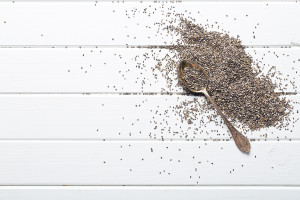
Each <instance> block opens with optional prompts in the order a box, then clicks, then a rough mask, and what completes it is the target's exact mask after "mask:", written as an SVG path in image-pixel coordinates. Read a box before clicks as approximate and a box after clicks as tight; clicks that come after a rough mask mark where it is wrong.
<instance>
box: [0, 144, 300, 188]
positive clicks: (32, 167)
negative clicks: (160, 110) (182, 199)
mask: <svg viewBox="0 0 300 200" xmlns="http://www.w3.org/2000/svg"><path fill="white" fill-rule="evenodd" d="M0 143H1V144H0V185H107V186H108V185H120V186H121V185H260V186H264V185H269V186H271V185H290V186H293V185H294V186H299V185H300V171H299V167H300V160H299V156H300V153H299V152H300V149H299V148H300V142H299V141H294V142H289V141H286V142H276V141H273V142H252V149H251V153H250V154H249V155H246V154H244V153H241V152H240V151H239V150H238V149H237V147H236V146H235V144H234V142H232V141H230V142H213V141H210V142H204V141H198V142H196V141H193V142H182V141H178V142H175V141H173V142H166V141H165V142H158V141H151V142H150V141H147V142H146V141H115V142H112V141H111V142H107V141H106V142H100V141H52V142H51V141H30V142H29V141H1V142H0Z"/></svg>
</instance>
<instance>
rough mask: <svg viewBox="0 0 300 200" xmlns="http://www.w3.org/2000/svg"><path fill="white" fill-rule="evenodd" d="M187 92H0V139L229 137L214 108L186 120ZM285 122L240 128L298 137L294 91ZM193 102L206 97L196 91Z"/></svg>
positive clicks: (255, 134)
mask: <svg viewBox="0 0 300 200" xmlns="http://www.w3.org/2000/svg"><path fill="white" fill-rule="evenodd" d="M194 98H195V97H193V96H181V95H172V96H168V95H146V96H141V95H82V96H79V95H1V98H0V112H1V115H0V121H1V122H2V123H1V124H2V125H1V126H0V132H1V135H0V139H19V140H20V139H77V140H78V139H95V140H97V139H101V140H103V139H105V140H162V139H164V140H167V139H168V140H169V139H173V140H186V139H195V140H197V139H200V140H203V139H204V140H214V139H221V140H222V139H229V138H230V133H229V131H228V129H227V127H226V126H225V124H224V122H223V120H221V118H220V116H217V118H216V122H210V118H211V117H212V118H213V119H214V118H215V117H214V116H211V115H212V114H215V111H212V112H207V113H200V112H199V113H195V116H194V117H195V118H196V120H195V121H194V122H193V123H192V124H188V122H187V120H183V121H182V119H181V117H180V115H179V114H178V112H181V113H182V112H183V109H176V106H178V105H180V104H181V102H183V101H193V100H194ZM287 98H288V99H290V100H293V101H294V103H293V105H294V110H293V111H294V114H292V115H291V117H290V118H291V121H290V122H289V123H290V124H289V125H288V126H287V127H286V128H281V129H277V128H268V129H262V130H259V131H251V132H246V131H245V130H242V129H240V128H239V127H238V126H236V127H237V128H238V129H239V130H241V132H242V133H243V134H246V136H247V137H249V138H250V139H261V140H263V139H275V140H277V139H281V140H288V139H290V140H294V139H296V140H297V139H300V133H299V131H298V130H299V129H300V121H299V114H298V113H297V112H299V109H300V108H299V103H300V96H299V95H291V96H287ZM197 99H198V100H199V104H200V105H201V104H204V102H205V101H207V100H206V99H205V98H204V97H197Z"/></svg>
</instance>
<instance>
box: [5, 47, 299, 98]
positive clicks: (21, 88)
mask: <svg viewBox="0 0 300 200" xmlns="http://www.w3.org/2000/svg"><path fill="white" fill-rule="evenodd" d="M246 51H247V53H249V54H250V55H251V56H252V57H253V59H254V61H255V62H257V63H259V65H260V66H261V68H264V69H263V72H264V73H266V72H267V71H268V70H270V69H271V67H272V66H276V67H277V70H278V71H280V72H281V73H282V75H281V76H280V77H281V79H282V80H281V81H279V80H278V79H276V77H274V78H273V81H274V82H277V83H279V82H282V86H284V88H285V89H284V91H285V92H298V89H297V87H298V88H300V56H299V55H300V49H298V48H287V49H286V48H248V49H246ZM166 55H169V56H172V55H173V54H172V53H170V52H169V51H168V50H159V49H137V48H134V49H132V48H130V49H126V48H82V49H79V48H76V49H74V48H72V49H64V48H54V49H51V48H32V49H23V48H12V49H0V57H1V59H0V93H120V92H121V93H127V92H130V93H142V92H144V93H148V92H152V93H161V92H169V93H170V92H172V93H182V92H183V91H182V88H181V87H178V86H176V84H177V81H174V82H173V83H172V84H171V87H170V88H168V87H167V86H168V82H167V79H165V78H164V77H163V76H162V73H161V72H160V71H158V70H157V69H156V65H157V64H158V61H156V60H157V59H162V58H163V57H165V56H166ZM178 62H179V61H178ZM167 66H168V65H167V63H166V62H162V66H161V68H162V69H163V68H166V67H167ZM176 70H177V69H176V68H174V74H177V73H176ZM169 77H170V78H173V79H175V78H177V77H176V76H174V75H172V74H171V73H170V74H169ZM291 82H293V84H291Z"/></svg>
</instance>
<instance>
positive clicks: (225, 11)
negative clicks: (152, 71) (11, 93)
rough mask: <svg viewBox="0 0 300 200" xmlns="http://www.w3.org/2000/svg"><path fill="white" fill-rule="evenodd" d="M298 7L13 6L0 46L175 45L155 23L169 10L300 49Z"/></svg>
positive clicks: (245, 37)
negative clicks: (159, 30)
mask: <svg viewBox="0 0 300 200" xmlns="http://www.w3.org/2000/svg"><path fill="white" fill-rule="evenodd" d="M171 7H172V10H171V11H170V10H169V8H171ZM144 8H147V11H148V13H150V17H149V16H148V14H144V13H143V9H144ZM136 9H138V10H136ZM155 9H156V10H155ZM299 9H300V4H299V3H297V2H294V3H290V2H289V3H287V2H283V3H265V2H263V3H258V2H254V3H251V2H250V3H236V2H235V3H231V2H227V3H217V2H212V3H208V2H183V3H180V4H176V3H164V4H161V3H153V2H143V3H136V2H128V3H123V2H122V1H120V2H119V3H118V2H115V3H112V2H98V3H96V4H95V2H93V3H92V2H87V3H84V2H77V3H76V2H74V3H63V2H62V3H51V2H48V3H47V2H44V3H30V2H27V3H26V2H25V3H22V2H20V3H13V2H9V3H1V5H0V13H1V14H0V18H1V23H0V29H1V32H0V44H1V45H2V46H13V45H16V46H30V45H42V46H43V45H53V46H56V45H63V46H64V45H75V46H78V45H91V46H96V45H126V44H128V45H163V44H170V43H172V42H174V41H175V39H176V38H175V37H174V38H172V37H171V36H170V35H169V34H167V33H166V34H162V35H160V34H157V28H156V27H155V26H154V23H155V22H159V21H160V20H161V19H163V18H164V17H165V16H166V14H167V12H172V11H173V10H174V11H175V12H178V13H184V14H186V17H187V16H191V17H194V18H196V22H197V23H202V24H214V23H215V22H218V25H219V26H220V29H217V25H215V26H214V27H213V28H211V30H219V31H221V29H224V30H225V31H229V32H230V34H231V35H233V36H236V35H240V38H241V40H242V41H243V44H245V45H259V46H261V45H292V46H293V45H296V46H298V45H299V44H300V39H299V35H300V30H299V27H298V24H299V23H300V12H299ZM126 11H127V13H126ZM153 12H154V13H153ZM198 12H199V13H198ZM126 14H128V17H126ZM226 15H228V17H226ZM207 20H208V21H207ZM4 21H5V23H4ZM149 27H150V28H149ZM255 27H257V28H256V29H255ZM253 31H254V32H255V34H254V35H255V36H256V37H255V38H254V37H253V33H252V32H253ZM156 35H157V36H156Z"/></svg>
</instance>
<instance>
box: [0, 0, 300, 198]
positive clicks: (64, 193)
mask: <svg viewBox="0 0 300 200" xmlns="http://www.w3.org/2000/svg"><path fill="white" fill-rule="evenodd" d="M171 6H174V7H175V10H176V12H179V13H185V14H186V16H192V17H194V18H196V21H197V23H212V24H213V23H214V22H216V21H217V22H218V23H219V25H220V26H221V27H222V28H223V29H224V30H226V31H229V32H230V34H231V35H233V36H236V35H239V36H240V38H241V40H242V41H243V44H244V45H246V46H247V47H248V48H247V52H249V53H250V54H251V55H252V56H253V57H254V58H255V59H257V60H258V61H262V62H263V63H265V64H266V65H267V66H266V68H270V67H271V66H272V65H276V66H277V67H278V70H280V71H281V72H282V73H283V76H285V77H288V80H287V82H289V80H293V81H295V82H296V85H297V86H298V87H299V86H300V79H299V75H300V71H299V69H300V49H299V46H300V3H298V2H297V1H282V2H278V1H276V2H275V1H273V2H264V1H263V2H262V1H259V2H251V3H250V2H246V1H243V2H235V1H234V2H225V1H217V2H204V1H196V0H194V1H183V2H181V3H178V2H177V3H174V2H173V3H172V2H169V3H159V2H156V3H155V2H152V1H146V2H140V1H134V0H131V1H125V2H118V1H115V2H111V1H98V2H95V1H71V0H69V1H52V2H51V1H43V0H40V1H34V0H33V1H14V2H13V1H1V2H0V46H1V47H2V48H0V124H1V125H0V185H1V186H0V199H1V200H2V199H5V200H19V199H31V200H37V199H44V200H45V199H46V200H48V199H49V200H50V199H56V200H60V199H70V200H79V199H88V200H89V199H172V200H173V199H189V200H191V199H201V198H203V199H220V198H222V199H241V198H249V199H250V198H251V199H289V200H291V199H300V131H299V130H300V121H299V120H298V121H297V120H296V119H297V118H299V114H298V113H297V110H299V109H300V105H299V103H300V96H299V89H295V88H293V87H291V86H290V85H289V86H288V87H287V89H286V92H288V93H289V95H287V98H289V99H291V100H293V101H294V103H293V105H294V113H293V114H292V116H291V118H294V119H293V121H294V122H293V123H291V124H290V126H289V127H288V129H282V130H278V129H275V128H270V129H265V130H261V131H256V132H250V133H248V134H247V136H248V138H250V139H251V140H252V142H251V145H252V149H251V153H250V154H249V155H245V154H243V153H241V152H240V151H238V149H237V148H236V146H235V145H234V142H233V140H232V139H230V135H229V133H228V131H227V129H226V127H223V128H222V127H216V126H215V125H214V124H210V123H208V124H207V126H206V127H203V126H202V127H199V128H200V129H202V130H205V131H207V133H209V134H194V132H193V131H191V130H189V126H191V125H188V124H187V123H186V122H181V121H180V120H178V117H177V116H176V115H174V114H172V113H170V114H169V117H168V118H167V119H166V118H164V116H165V115H159V113H164V112H165V111H166V110H170V106H176V105H177V104H179V103H180V102H182V101H183V100H186V99H190V100H192V99H193V98H194V97H192V96H185V95H183V94H182V90H181V88H178V87H176V86H174V87H173V86H172V88H171V90H170V89H168V88H167V85H166V81H165V79H164V78H163V77H162V76H161V75H160V74H158V77H157V79H156V78H155V77H154V76H153V75H152V73H151V71H152V69H153V68H154V66H155V64H156V61H155V60H154V59H152V60H151V59H148V60H147V61H146V63H145V67H143V68H137V67H136V66H137V63H139V62H141V61H142V60H143V55H144V54H145V53H149V54H151V50H152V51H153V52H154V53H155V52H156V53H158V51H159V49H145V48H135V47H136V46H147V45H166V44H171V43H172V42H174V41H175V38H171V37H170V36H168V35H160V34H157V33H156V30H157V29H156V28H155V27H154V26H153V23H155V22H157V21H160V20H161V19H163V18H164V17H165V15H162V14H159V12H161V11H162V10H163V11H165V12H167V10H168V8H170V7H171ZM144 8H147V11H148V12H151V11H153V12H154V11H155V14H153V15H151V16H150V17H149V16H148V15H145V14H143V9H144ZM126 11H127V14H128V15H129V16H130V17H129V18H128V17H126ZM133 11H135V15H133ZM207 20H208V21H207ZM149 26H150V28H149ZM255 27H257V28H256V29H255ZM254 30H255V36H256V37H255V38H254V37H253V31H254ZM127 47H133V48H127ZM164 53H168V52H167V51H166V50H162V52H160V55H164ZM136 56H139V57H136ZM135 58H137V60H135ZM142 80H146V84H143V82H142ZM165 92H169V93H170V94H172V95H166V94H165ZM120 94H122V95H120ZM150 94H151V95H150ZM201 101H205V99H204V98H203V99H201V98H200V102H201ZM153 111H157V112H156V114H155V113H154V112H153ZM170 112H171V111H170ZM157 113H158V114H157ZM153 119H154V120H155V121H156V122H157V124H158V127H159V128H157V129H155V128H154V124H153V123H154V120H153ZM166 121H167V123H168V125H169V127H171V130H170V131H169V130H162V127H163V126H165V123H166ZM183 130H185V133H184V134H181V132H183ZM212 130H218V131H219V132H221V133H223V134H221V135H219V134H216V131H212ZM173 133H179V134H173ZM183 135H185V136H184V137H183ZM161 136H163V137H164V141H162V140H161V139H160V138H161Z"/></svg>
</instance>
